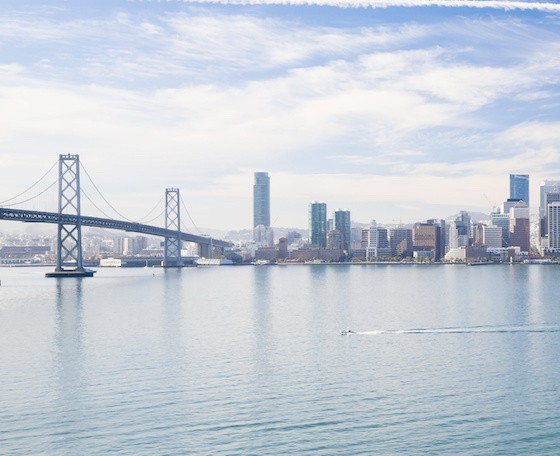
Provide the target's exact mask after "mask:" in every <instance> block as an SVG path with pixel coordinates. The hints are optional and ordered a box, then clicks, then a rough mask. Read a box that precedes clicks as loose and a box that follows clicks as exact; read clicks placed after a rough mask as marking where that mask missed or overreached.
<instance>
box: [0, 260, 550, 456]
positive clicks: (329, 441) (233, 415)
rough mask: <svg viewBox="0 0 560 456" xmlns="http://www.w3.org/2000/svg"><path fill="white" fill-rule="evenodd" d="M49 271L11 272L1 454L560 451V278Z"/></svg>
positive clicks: (280, 270) (271, 270)
mask: <svg viewBox="0 0 560 456" xmlns="http://www.w3.org/2000/svg"><path fill="white" fill-rule="evenodd" d="M44 272H45V270H44V269H42V268H1V269H0V279H1V281H2V285H1V286H0V369H1V371H0V454H7V455H20V454H21V455H30V454H33V455H66V454H68V455H78V454H79V455H81V454H88V455H91V454H99V455H107V454H119V455H121V454H122V455H156V454H157V455H180V454H195V455H198V454H201V455H206V454H216V455H225V454H227V455H235V454H243V455H265V454H271V455H272V454H274V455H279V454H282V455H284V454H297V455H299V454H318V455H322V454H325V455H333V454H345V455H348V454H352V455H355V454H450V455H451V454H453V455H456V454H467V455H469V454H472V455H480V454H491V455H497V454H504V455H511V454H538V455H546V454H551V455H552V454H558V449H559V448H560V388H559V386H560V363H559V362H558V359H559V355H560V312H559V305H560V302H559V299H558V293H557V283H558V279H559V278H560V268H559V267H556V266H507V265H504V266H481V267H465V266H406V265H403V266H399V265H387V266H371V265H370V266H356V265H355V266H340V265H337V266H335V265H333V266H322V265H316V266H283V267H282V266H277V267H220V268H196V269H195V268H188V269H183V270H168V271H164V270H161V269H129V270H125V269H122V270H121V269H100V270H99V272H98V273H97V274H96V277H94V278H92V279H91V278H89V279H82V280H80V279H63V280H58V279H45V278H44V277H43V274H44ZM346 328H351V329H352V330H354V331H356V332H357V334H351V335H349V336H341V335H340V330H341V329H346Z"/></svg>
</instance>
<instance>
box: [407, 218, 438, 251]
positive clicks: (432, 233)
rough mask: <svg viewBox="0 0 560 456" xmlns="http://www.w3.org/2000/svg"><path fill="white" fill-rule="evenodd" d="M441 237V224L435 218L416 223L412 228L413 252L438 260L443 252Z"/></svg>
mask: <svg viewBox="0 0 560 456" xmlns="http://www.w3.org/2000/svg"><path fill="white" fill-rule="evenodd" d="M442 237H443V236H442V226H441V224H440V223H438V222H437V221H436V220H428V221H427V222H426V223H419V224H417V225H416V226H415V227H414V228H413V230H412V249H413V252H414V254H415V255H417V256H422V257H429V258H431V259H433V260H435V261H439V260H440V259H441V257H442V253H443V250H442ZM427 254H429V255H427Z"/></svg>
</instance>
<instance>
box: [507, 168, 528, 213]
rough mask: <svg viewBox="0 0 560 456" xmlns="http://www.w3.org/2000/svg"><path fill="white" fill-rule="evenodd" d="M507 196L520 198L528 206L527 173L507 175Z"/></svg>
mask: <svg viewBox="0 0 560 456" xmlns="http://www.w3.org/2000/svg"><path fill="white" fill-rule="evenodd" d="M509 197H510V198H512V199H520V200H521V201H523V202H524V203H525V204H526V205H527V206H529V175H528V174H510V175H509Z"/></svg>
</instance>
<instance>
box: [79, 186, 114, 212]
mask: <svg viewBox="0 0 560 456" xmlns="http://www.w3.org/2000/svg"><path fill="white" fill-rule="evenodd" d="M80 191H81V192H82V194H83V195H84V196H85V197H86V198H87V200H88V201H89V202H90V203H91V204H93V207H95V208H96V209H97V210H98V211H99V212H101V213H102V214H103V215H104V216H105V217H107V218H108V219H110V218H111V216H110V215H108V214H107V213H106V212H105V211H104V210H103V209H101V208H100V207H99V206H98V205H97V204H95V203H94V202H93V200H92V199H91V198H90V197H89V196H88V194H87V193H86V191H85V190H84V189H83V188H82V187H80Z"/></svg>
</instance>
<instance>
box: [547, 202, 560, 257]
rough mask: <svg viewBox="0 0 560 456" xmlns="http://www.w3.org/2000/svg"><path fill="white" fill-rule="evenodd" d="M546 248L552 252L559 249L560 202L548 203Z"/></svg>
mask: <svg viewBox="0 0 560 456" xmlns="http://www.w3.org/2000/svg"><path fill="white" fill-rule="evenodd" d="M547 209H548V215H547V221H548V249H549V250H551V251H553V252H558V251H560V202H556V201H555V202H552V203H550V204H549V205H548V208H547Z"/></svg>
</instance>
